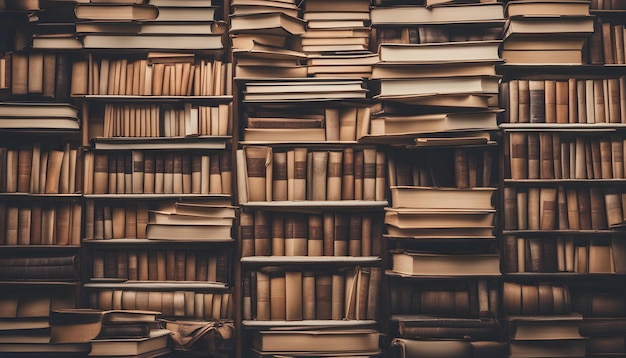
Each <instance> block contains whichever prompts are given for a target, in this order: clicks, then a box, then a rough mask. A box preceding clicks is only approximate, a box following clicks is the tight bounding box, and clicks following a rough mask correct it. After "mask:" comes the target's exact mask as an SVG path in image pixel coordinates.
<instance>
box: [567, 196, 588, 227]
mask: <svg viewBox="0 0 626 358" xmlns="http://www.w3.org/2000/svg"><path fill="white" fill-rule="evenodd" d="M576 195H577V200H578V214H579V224H580V230H591V228H592V224H591V198H590V196H589V191H587V190H582V189H579V190H576ZM570 226H571V221H570Z"/></svg>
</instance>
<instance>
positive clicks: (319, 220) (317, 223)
mask: <svg viewBox="0 0 626 358" xmlns="http://www.w3.org/2000/svg"><path fill="white" fill-rule="evenodd" d="M308 220H309V222H308V231H309V232H308V241H307V253H308V255H309V256H323V255H324V226H323V216H322V215H321V214H310V215H309V216H308Z"/></svg>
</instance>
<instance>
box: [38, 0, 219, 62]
mask: <svg viewBox="0 0 626 358" xmlns="http://www.w3.org/2000/svg"><path fill="white" fill-rule="evenodd" d="M219 9H220V8H219V7H216V6H212V5H211V4H210V3H208V4H207V3H206V2H196V3H193V2H191V3H190V2H188V3H185V4H180V3H179V2H177V1H168V0H153V1H150V2H149V3H143V2H137V1H127V2H115V3H78V4H74V3H70V4H62V5H57V6H50V7H49V8H46V9H45V10H46V11H42V12H41V14H40V16H39V22H37V26H36V29H35V33H34V34H33V37H32V46H33V48H39V49H81V48H87V49H144V50H185V51H186V50H195V51H211V50H221V49H223V44H222V34H223V33H224V32H225V27H224V25H223V24H222V23H221V22H219V21H216V19H219V18H220V17H221V15H220V14H219V12H218V10H219ZM60 20H63V21H60Z"/></svg>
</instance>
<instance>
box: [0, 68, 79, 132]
mask: <svg viewBox="0 0 626 358" xmlns="http://www.w3.org/2000/svg"><path fill="white" fill-rule="evenodd" d="M25 80H26V79H25ZM0 108H2V114H1V115H0V128H2V129H27V128H28V129H35V130H37V129H46V130H50V129H54V130H76V129H79V128H80V127H79V118H78V109H77V108H76V107H74V106H72V105H70V104H67V103H51V102H28V103H26V102H21V103H18V102H1V103H0Z"/></svg>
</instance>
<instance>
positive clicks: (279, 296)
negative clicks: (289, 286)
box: [269, 272, 286, 320]
mask: <svg viewBox="0 0 626 358" xmlns="http://www.w3.org/2000/svg"><path fill="white" fill-rule="evenodd" d="M269 276H270V319H271V320H285V313H286V300H285V299H286V297H285V273H284V272H271V273H270V274H269Z"/></svg>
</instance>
